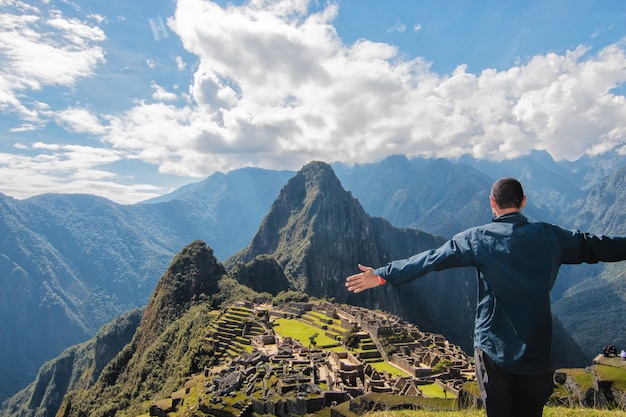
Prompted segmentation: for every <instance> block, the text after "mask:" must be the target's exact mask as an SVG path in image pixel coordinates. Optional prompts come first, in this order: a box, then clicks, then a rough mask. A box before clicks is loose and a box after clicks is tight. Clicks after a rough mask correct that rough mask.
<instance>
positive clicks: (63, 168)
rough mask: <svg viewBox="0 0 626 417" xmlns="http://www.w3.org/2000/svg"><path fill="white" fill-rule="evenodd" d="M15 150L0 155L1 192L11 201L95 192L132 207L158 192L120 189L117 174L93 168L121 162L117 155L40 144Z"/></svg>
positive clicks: (145, 188)
mask: <svg viewBox="0 0 626 417" xmlns="http://www.w3.org/2000/svg"><path fill="white" fill-rule="evenodd" d="M15 148H16V150H17V151H18V152H15V153H3V152H0V178H2V188H3V189H2V192H3V193H6V194H9V195H11V196H14V197H18V198H21V197H29V196H31V195H34V194H43V193H67V194H70V193H76V192H85V191H84V190H95V189H98V190H101V191H100V193H98V194H100V195H104V196H115V200H116V201H117V202H120V203H133V202H135V201H138V200H141V199H145V198H150V197H149V196H150V195H152V196H157V195H158V191H159V188H158V187H156V186H154V185H149V184H134V185H123V184H121V183H120V178H119V176H118V175H117V174H116V173H114V172H111V171H106V170H101V169H97V168H95V167H96V166H99V165H101V164H103V163H111V162H115V161H119V160H120V159H122V155H121V153H119V152H117V151H113V150H109V149H103V148H98V147H90V146H80V145H56V144H46V143H42V142H37V143H34V144H33V145H30V146H26V145H22V144H18V145H16V146H15ZM31 153H35V154H36V156H34V157H33V156H30V154H31ZM92 194H95V193H93V192H92Z"/></svg>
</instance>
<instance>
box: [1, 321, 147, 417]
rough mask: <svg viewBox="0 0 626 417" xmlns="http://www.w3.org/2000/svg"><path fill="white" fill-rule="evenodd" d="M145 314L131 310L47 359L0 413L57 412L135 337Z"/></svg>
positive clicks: (93, 379) (3, 406) (34, 413)
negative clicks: (28, 382)
mask: <svg viewBox="0 0 626 417" xmlns="http://www.w3.org/2000/svg"><path fill="white" fill-rule="evenodd" d="M142 314H143V312H142V310H139V309H135V310H131V311H130V312H128V313H125V314H123V315H121V316H119V317H117V318H116V319H114V320H113V321H112V322H111V323H108V324H107V325H105V326H103V327H102V328H101V329H100V330H99V331H98V333H97V334H96V336H95V337H94V338H92V339H90V340H88V341H87V342H83V343H80V344H77V345H74V346H71V347H69V348H67V349H65V350H64V351H63V352H62V353H61V354H60V355H59V356H57V357H56V358H54V359H53V360H50V361H48V362H46V363H45V364H44V365H43V366H42V367H41V368H40V369H39V372H38V374H37V378H35V381H34V382H33V383H31V384H30V385H29V386H27V387H26V388H24V389H23V390H21V391H20V392H19V393H17V394H16V395H14V396H13V397H11V398H10V399H9V400H7V401H6V402H5V403H4V404H2V407H0V416H3V417H4V416H7V417H9V416H46V415H55V414H56V411H57V410H58V409H59V408H60V407H61V404H62V402H63V398H64V396H65V394H66V393H67V392H69V391H72V390H80V389H87V388H89V387H90V386H92V385H93V384H94V383H95V381H96V380H97V379H98V377H99V376H100V374H101V373H102V370H103V369H104V367H105V366H106V365H107V364H108V363H109V362H110V361H111V360H112V359H113V358H114V357H115V356H117V354H118V353H119V352H120V351H121V350H122V349H123V348H124V346H126V344H127V343H129V342H130V341H131V340H132V337H133V335H134V334H135V331H136V330H137V327H138V326H139V323H140V320H141V317H142Z"/></svg>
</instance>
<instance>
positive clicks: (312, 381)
mask: <svg viewBox="0 0 626 417" xmlns="http://www.w3.org/2000/svg"><path fill="white" fill-rule="evenodd" d="M238 308H239V312H238V314H240V315H239V316H238V317H239V318H240V321H242V322H245V323H247V324H246V326H236V325H235V323H233V322H234V321H236V320H234V319H233V317H230V318H228V319H226V318H225V320H226V321H225V323H227V326H223V328H224V329H225V331H224V334H219V335H217V336H216V339H215V340H217V341H219V344H220V346H224V345H227V344H228V343H229V342H228V340H226V339H227V338H229V337H230V338H236V340H238V342H237V343H250V345H251V350H252V352H251V353H246V354H240V355H239V356H235V357H232V356H233V355H232V354H230V355H227V356H224V357H223V358H222V360H229V362H224V363H225V364H224V365H221V366H215V367H211V368H207V369H206V370H205V372H204V375H203V378H202V379H196V381H204V382H203V386H201V387H200V386H198V387H197V389H198V404H195V405H189V404H187V405H186V406H187V407H192V408H193V407H197V408H199V409H200V410H202V411H203V412H205V413H207V414H213V415H220V416H235V415H236V416H246V415H252V413H258V414H271V415H276V416H290V415H294V414H298V415H303V414H307V413H313V412H316V411H319V410H321V409H323V408H326V407H331V406H333V405H336V404H340V403H343V402H345V401H348V400H350V399H352V398H357V397H359V396H362V395H364V394H366V393H389V394H397V395H408V396H414V397H421V396H424V394H423V392H422V391H421V390H420V386H422V385H425V384H432V383H436V384H437V385H439V386H440V387H441V388H442V390H443V392H445V393H450V394H451V396H458V394H459V390H460V388H461V386H462V384H463V383H464V382H465V381H467V380H471V379H473V368H472V365H471V363H470V361H469V360H468V358H467V356H466V355H465V354H464V353H463V352H462V350H461V349H460V348H459V347H457V346H455V345H453V344H451V343H449V342H448V341H447V340H446V339H445V338H444V337H443V336H442V335H438V334H432V333H425V332H421V331H419V329H417V327H415V326H414V325H411V324H409V323H406V322H404V321H403V320H401V319H399V318H398V317H396V316H394V315H391V314H386V313H381V312H374V311H371V310H367V309H364V308H360V307H353V306H347V305H339V304H334V303H329V302H317V303H290V304H288V305H285V306H281V307H280V308H273V309H272V308H270V309H268V307H267V306H256V305H252V304H239V305H238ZM246 309H247V310H246ZM242 311H249V316H244V315H243V313H242ZM311 311H318V312H320V313H323V314H324V315H325V316H327V317H330V318H332V320H328V321H336V322H337V323H339V324H340V326H341V328H343V329H345V332H348V331H352V330H354V329H355V326H356V328H358V329H359V332H358V334H357V336H358V338H359V341H360V343H363V345H362V346H365V345H367V346H368V347H367V348H364V349H362V350H361V352H360V353H353V352H351V351H334V350H330V349H324V348H316V349H309V348H307V347H305V346H303V345H302V344H301V343H299V342H297V341H295V340H293V339H291V338H288V337H287V338H283V339H281V338H279V337H278V336H277V335H276V333H275V332H274V331H273V330H272V328H271V327H272V326H271V324H270V323H269V321H268V318H269V317H284V318H299V319H302V318H303V316H304V315H305V314H306V313H307V312H311ZM251 317H257V318H258V317H261V318H262V321H263V323H261V324H254V323H252V320H251ZM309 324H312V323H311V322H310V323H309ZM328 324H329V325H330V324H331V323H328ZM218 327H219V326H218ZM250 329H255V331H254V332H250ZM320 331H321V332H325V334H326V335H327V336H329V337H331V338H335V339H341V337H339V335H338V334H337V333H332V332H331V331H330V329H329V326H324V325H323V324H322V325H321V327H320ZM247 332H248V333H247ZM242 336H247V338H242ZM244 339H245V340H248V341H249V342H246V341H245V340H244ZM233 340H234V339H233ZM390 340H392V341H393V351H392V352H391V353H390V354H387V353H385V350H384V348H383V346H384V345H386V346H388V345H389V343H390V342H389V341H390ZM340 345H341V340H338V341H337V344H336V346H340ZM231 349H232V343H231ZM224 352H226V350H224ZM382 360H387V361H388V362H390V363H391V364H393V365H394V366H396V367H397V368H399V369H400V370H402V371H404V372H405V373H406V374H408V375H409V376H400V375H398V374H396V375H393V374H391V373H390V372H379V371H377V370H376V369H375V368H374V366H373V363H375V362H376V361H382ZM442 360H446V361H447V362H445V363H446V364H449V366H446V367H441V369H438V371H435V369H436V368H437V367H436V365H437V364H438V363H439V362H440V361H442ZM399 373H400V372H399ZM190 381H191V380H190ZM196 383H199V382H196ZM188 384H190V385H191V384H192V382H189V383H188ZM186 389H187V390H188V389H189V388H188V387H187V388H186ZM179 394H180V392H179ZM239 396H245V398H246V399H247V400H246V401H243V400H238V401H234V399H235V398H239ZM173 399H174V396H173V397H172V399H171V401H172V402H171V403H168V404H165V406H168V405H169V409H170V410H171V409H172V408H175V405H174V404H173V401H174V400H173ZM233 401H234V403H233ZM157 404H158V403H157ZM157 404H155V405H153V409H151V412H150V415H155V416H156V415H166V414H163V412H164V411H167V410H164V409H162V408H159V407H157ZM176 405H178V406H180V405H181V400H180V399H179V400H177V402H176ZM226 410H230V411H226Z"/></svg>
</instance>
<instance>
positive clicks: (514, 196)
mask: <svg viewBox="0 0 626 417" xmlns="http://www.w3.org/2000/svg"><path fill="white" fill-rule="evenodd" d="M525 204H526V196H525V195H524V189H523V188H522V184H520V182H519V181H518V180H516V179H514V178H501V179H499V180H498V181H496V182H495V184H493V187H491V208H492V210H493V213H494V214H495V215H496V216H499V215H501V214H504V213H509V212H511V211H520V210H521V209H522V208H523V207H524V205H525Z"/></svg>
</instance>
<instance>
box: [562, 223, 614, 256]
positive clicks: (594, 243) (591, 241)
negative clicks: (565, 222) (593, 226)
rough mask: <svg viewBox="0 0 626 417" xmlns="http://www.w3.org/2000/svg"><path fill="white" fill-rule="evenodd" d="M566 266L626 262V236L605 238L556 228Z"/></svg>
mask: <svg viewBox="0 0 626 417" xmlns="http://www.w3.org/2000/svg"><path fill="white" fill-rule="evenodd" d="M556 231H557V234H558V235H559V240H560V242H561V256H562V262H563V263H564V264H580V263H589V264H594V263H598V262H617V261H623V260H626V236H605V235H594V234H592V233H585V232H581V231H578V230H566V229H563V228H560V227H557V228H556Z"/></svg>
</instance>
